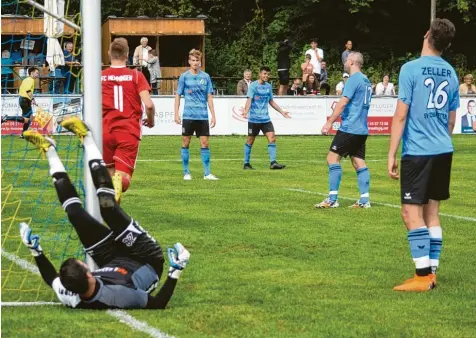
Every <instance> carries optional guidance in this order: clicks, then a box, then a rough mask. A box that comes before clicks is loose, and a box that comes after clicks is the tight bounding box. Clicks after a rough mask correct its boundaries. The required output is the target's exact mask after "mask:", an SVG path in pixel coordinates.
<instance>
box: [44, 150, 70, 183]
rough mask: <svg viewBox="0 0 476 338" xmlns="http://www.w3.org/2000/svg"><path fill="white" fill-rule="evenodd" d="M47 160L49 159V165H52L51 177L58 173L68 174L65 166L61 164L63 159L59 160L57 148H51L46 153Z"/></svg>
mask: <svg viewBox="0 0 476 338" xmlns="http://www.w3.org/2000/svg"><path fill="white" fill-rule="evenodd" d="M46 158H47V159H48V163H49V165H50V175H51V176H53V174H56V173H65V172H66V169H65V168H64V165H63V163H62V162H61V159H60V158H59V156H58V153H57V152H56V149H55V147H53V146H51V147H49V148H48V150H47V151H46Z"/></svg>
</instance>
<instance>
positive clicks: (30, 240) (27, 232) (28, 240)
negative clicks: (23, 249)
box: [20, 222, 43, 257]
mask: <svg viewBox="0 0 476 338" xmlns="http://www.w3.org/2000/svg"><path fill="white" fill-rule="evenodd" d="M20 237H21V240H22V241H23V243H24V244H25V245H26V246H27V247H28V249H30V252H31V254H32V255H33V256H35V257H38V256H39V255H41V254H42V253H43V249H42V248H41V246H40V236H39V235H32V234H31V228H30V227H29V226H28V224H26V223H24V222H21V223H20Z"/></svg>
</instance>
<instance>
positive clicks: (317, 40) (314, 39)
mask: <svg viewBox="0 0 476 338" xmlns="http://www.w3.org/2000/svg"><path fill="white" fill-rule="evenodd" d="M313 42H315V43H319V39H318V38H312V39H311V43H313Z"/></svg>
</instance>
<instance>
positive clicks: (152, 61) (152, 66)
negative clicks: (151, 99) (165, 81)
mask: <svg viewBox="0 0 476 338" xmlns="http://www.w3.org/2000/svg"><path fill="white" fill-rule="evenodd" d="M147 64H148V68H149V73H150V85H151V87H152V94H153V95H158V94H159V88H160V80H159V79H160V78H161V77H162V72H161V71H160V62H159V57H158V56H157V51H156V50H155V49H152V50H150V51H149V59H148V60H147Z"/></svg>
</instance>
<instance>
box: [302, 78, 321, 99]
mask: <svg viewBox="0 0 476 338" xmlns="http://www.w3.org/2000/svg"><path fill="white" fill-rule="evenodd" d="M305 87H306V90H305V93H304V88H303V95H317V94H319V82H318V81H317V79H316V76H315V75H314V74H309V76H308V77H307V81H306V84H305Z"/></svg>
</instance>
